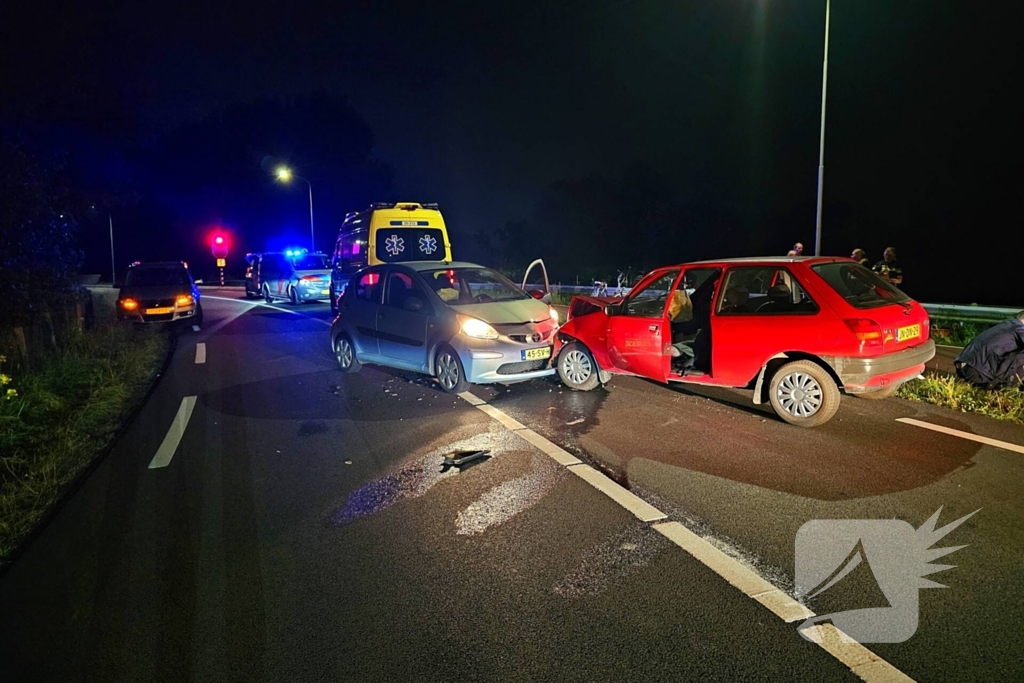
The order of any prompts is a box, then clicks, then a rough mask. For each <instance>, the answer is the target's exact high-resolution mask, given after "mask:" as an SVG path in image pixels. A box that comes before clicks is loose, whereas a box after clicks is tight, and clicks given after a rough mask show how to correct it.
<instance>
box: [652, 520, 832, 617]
mask: <svg viewBox="0 0 1024 683" xmlns="http://www.w3.org/2000/svg"><path fill="white" fill-rule="evenodd" d="M654 529H655V531H657V532H658V533H660V534H662V535H663V536H664V537H665V538H667V539H668V540H670V541H672V542H673V543H675V544H676V545H677V546H679V547H680V548H682V549H683V550H685V551H686V552H688V553H689V554H690V555H692V556H693V557H694V558H696V559H697V560H699V561H700V562H701V563H702V564H704V565H705V566H707V567H708V568H709V569H711V570H712V571H713V572H715V573H716V574H718V575H719V576H721V577H722V578H723V579H725V580H726V581H728V582H729V583H731V584H732V585H733V586H735V587H736V588H738V589H740V590H741V591H742V592H743V594H744V595H746V596H747V597H748V598H754V599H755V600H757V601H758V602H760V603H761V604H762V605H764V606H765V607H767V608H768V609H769V610H771V611H772V613H774V614H775V616H777V617H779V618H780V619H782V620H783V621H785V622H786V623H792V622H794V621H802V620H804V619H808V618H810V617H813V616H814V612H812V611H811V610H809V609H807V608H806V607H804V606H803V605H801V604H800V603H799V602H797V601H796V600H794V599H793V598H791V597H789V596H788V595H786V594H785V593H783V592H782V591H781V590H779V589H778V588H776V587H775V586H774V585H772V584H771V583H770V582H768V581H767V580H765V579H764V578H763V577H762V576H761V575H760V574H758V573H757V572H756V571H754V570H753V569H751V568H750V567H748V566H747V565H745V564H743V563H742V562H740V561H739V560H737V559H736V558H734V557H731V556H729V555H726V554H725V553H724V552H722V551H721V550H719V549H718V548H716V547H715V546H713V545H711V544H710V543H708V542H707V541H706V540H704V539H703V538H701V537H700V536H698V535H697V534H695V533H693V532H692V531H690V530H689V529H687V528H686V527H685V526H683V525H682V524H680V523H679V522H663V523H661V524H655V525H654Z"/></svg>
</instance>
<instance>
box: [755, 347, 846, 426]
mask: <svg viewBox="0 0 1024 683" xmlns="http://www.w3.org/2000/svg"><path fill="white" fill-rule="evenodd" d="M769 398H770V400H771V403H772V407H773V408H774V409H775V412H776V413H778V415H779V417H781V418H782V419H783V420H785V421H786V422H788V423H790V424H794V425H798V426H801V427H817V426H818V425H820V424H824V423H825V422H828V421H829V420H831V419H832V416H833V415H835V414H836V411H837V410H838V409H839V401H840V395H839V387H838V386H837V385H836V382H835V380H834V379H832V376H831V375H829V374H828V372H826V371H825V369H824V368H822V367H821V366H820V365H818V364H817V363H814V362H811V361H806V360H801V361H794V362H792V363H787V364H786V365H783V366H782V367H781V368H779V370H778V372H776V373H775V375H774V376H773V377H772V381H771V385H770V387H769Z"/></svg>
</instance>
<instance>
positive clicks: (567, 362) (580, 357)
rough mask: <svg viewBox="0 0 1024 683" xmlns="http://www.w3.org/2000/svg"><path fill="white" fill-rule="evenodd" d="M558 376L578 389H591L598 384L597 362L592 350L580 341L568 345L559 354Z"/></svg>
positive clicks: (566, 383) (563, 381) (571, 387)
mask: <svg viewBox="0 0 1024 683" xmlns="http://www.w3.org/2000/svg"><path fill="white" fill-rule="evenodd" d="M558 377H559V379H561V380H562V383H563V384H565V386H567V387H569V388H570V389H574V390H576V391H590V390H591V389H593V388H594V387H596V386H597V383H598V376H597V362H596V361H595V360H594V357H593V356H592V355H591V353H590V350H589V349H587V347H585V346H584V345H583V344H581V343H579V342H572V343H570V344H568V345H566V346H565V347H564V348H563V349H562V352H561V353H559V354H558Z"/></svg>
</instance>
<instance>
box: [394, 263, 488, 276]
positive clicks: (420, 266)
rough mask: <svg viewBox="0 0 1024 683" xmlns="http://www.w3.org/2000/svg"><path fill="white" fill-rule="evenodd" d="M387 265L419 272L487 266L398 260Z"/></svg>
mask: <svg viewBox="0 0 1024 683" xmlns="http://www.w3.org/2000/svg"><path fill="white" fill-rule="evenodd" d="M385 265H392V266H405V267H406V268H409V269H411V270H415V271H416V272H418V273H422V272H423V271H425V270H442V269H448V268H486V267H487V266H481V265H479V264H476V263H469V262H468V261H398V262H396V263H390V264H385Z"/></svg>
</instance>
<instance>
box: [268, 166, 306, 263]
mask: <svg viewBox="0 0 1024 683" xmlns="http://www.w3.org/2000/svg"><path fill="white" fill-rule="evenodd" d="M292 178H298V179H299V180H301V181H302V182H304V183H306V185H307V186H308V187H309V250H310V251H311V252H315V251H316V238H315V236H314V234H313V184H312V183H310V182H309V181H308V180H306V179H305V178H303V177H302V176H298V175H295V174H294V173H292V171H291V169H290V168H288V167H287V166H281V167H280V168H279V169H277V179H278V180H280V181H281V182H282V183H289V182H291V179H292Z"/></svg>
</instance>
